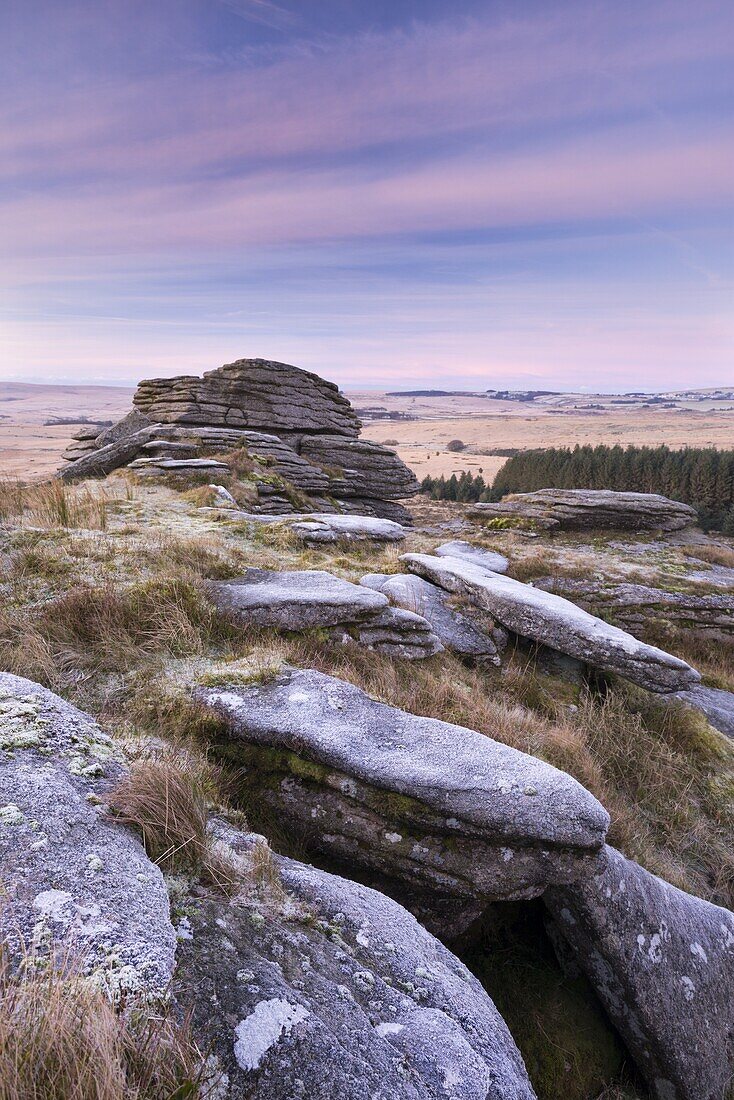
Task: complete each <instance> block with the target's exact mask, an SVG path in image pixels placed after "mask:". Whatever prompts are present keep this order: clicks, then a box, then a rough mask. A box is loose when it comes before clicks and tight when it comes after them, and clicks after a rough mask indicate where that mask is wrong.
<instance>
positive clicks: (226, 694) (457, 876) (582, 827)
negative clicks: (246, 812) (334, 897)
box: [195, 589, 609, 902]
mask: <svg viewBox="0 0 734 1100" xmlns="http://www.w3.org/2000/svg"><path fill="white" fill-rule="evenodd" d="M363 591H364V592H365V593H366V594H370V595H377V593H370V592H369V590H368V589H363ZM195 697H196V699H197V700H198V701H199V703H201V704H202V705H203V706H205V707H206V708H207V709H209V710H211V711H212V712H213V713H214V714H216V715H217V716H219V718H220V719H222V721H223V733H222V735H221V737H220V739H219V740H218V741H217V742H216V743H215V744H214V745H213V751H214V752H215V753H217V754H219V755H221V756H223V757H226V758H227V759H231V760H232V761H234V762H235V763H236V764H237V766H238V767H239V768H241V769H242V771H241V773H240V774H241V775H242V776H243V782H244V783H246V784H247V787H248V792H249V795H250V796H251V797H252V799H253V801H254V802H255V803H256V804H257V803H259V804H261V805H263V806H266V807H268V808H269V809H270V810H271V811H273V812H274V813H275V814H276V815H277V818H278V820H280V821H285V822H287V823H289V824H291V825H292V826H294V827H295V828H296V829H297V830H298V832H299V834H300V835H304V836H305V837H306V838H307V841H308V843H309V844H310V845H311V846H312V847H313V848H314V849H316V850H321V851H324V852H327V853H329V854H330V855H332V856H338V857H341V858H343V859H346V860H348V861H349V863H350V865H355V864H356V865H361V866H363V867H367V868H371V869H373V870H374V871H376V872H379V873H381V874H385V875H388V876H390V877H392V878H393V879H397V880H400V881H402V882H403V883H407V884H409V885H411V886H419V887H424V888H426V887H427V888H428V889H430V890H432V891H434V892H436V893H437V894H440V895H453V896H456V897H460V898H466V899H477V898H478V899H481V900H482V901H485V902H486V901H491V900H504V899H508V898H531V897H537V896H538V895H539V894H542V893H543V891H544V890H545V889H546V887H547V886H548V885H550V884H551V883H568V882H573V881H575V879H576V878H577V877H578V876H579V874H581V873H583V870H584V867H585V866H586V865H587V864H588V863H589V862H590V861H591V862H593V861H594V859H595V857H596V853H597V852H598V850H599V848H600V847H601V845H602V843H603V841H604V837H605V834H606V830H607V826H608V823H609V818H608V815H607V814H606V812H605V811H604V809H603V808H602V807H601V806H600V805H599V803H598V802H597V801H596V799H595V798H594V797H593V796H592V795H591V794H589V792H588V791H586V790H585V789H584V788H583V787H582V786H581V785H580V784H579V783H577V782H576V780H575V779H572V778H571V777H570V776H569V775H566V774H564V773H563V772H560V771H558V770H557V769H556V768H553V767H551V766H550V765H549V764H545V763H543V762H542V761H541V760H537V759H536V758H534V757H531V756H527V755H525V754H524V753H522V752H518V751H517V750H516V749H512V748H509V747H508V746H506V745H502V744H500V743H499V742H497V741H493V740H492V739H491V738H490V737H487V736H485V735H484V734H481V733H477V732H475V731H474V730H469V729H464V728H463V727H460V726H454V725H451V724H449V723H447V722H440V721H437V720H435V719H431V718H421V717H418V716H416V715H413V714H408V713H406V712H405V711H401V710H397V709H396V708H394V707H389V706H386V705H385V704H383V703H378V702H376V701H375V700H374V699H371V698H370V697H369V696H368V695H365V693H364V692H363V691H360V690H359V689H358V688H356V687H354V686H353V685H352V684H348V683H345V682H343V681H341V680H337V679H335V678H333V677H330V676H325V675H323V674H321V673H318V672H313V671H299V670H292V671H285V672H284V673H283V674H281V675H280V676H278V677H276V679H275V680H274V681H272V682H269V683H265V684H260V685H248V686H230V687H222V688H204V687H202V688H198V689H196V692H195Z"/></svg>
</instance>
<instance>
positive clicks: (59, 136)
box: [0, 0, 734, 390]
mask: <svg viewBox="0 0 734 1100" xmlns="http://www.w3.org/2000/svg"><path fill="white" fill-rule="evenodd" d="M733 121H734V9H733V8H732V5H731V3H730V2H729V0H727V2H722V0H699V2H695V3H694V2H693V0H685V2H683V0H643V2H642V3H640V2H639V0H636V2H634V3H633V2H632V0H607V2H601V0H597V2H594V0H578V2H566V0H558V2H557V3H555V4H549V3H547V0H545V2H543V0H521V2H518V0H516V2H493V0H278V2H277V3H276V2H274V0H65V2H63V3H61V2H60V0H2V3H0V380H15V381H25V382H33V381H36V382H99V383H109V384H119V383H125V384H128V383H133V384H134V383H135V382H136V381H137V380H138V379H139V378H141V377H145V376H152V375H166V374H178V373H200V372H201V371H203V370H209V369H211V368H213V367H216V366H219V365H220V364H221V363H223V362H229V361H231V360H233V359H236V358H240V357H243V356H262V357H266V358H272V359H280V360H283V361H286V362H291V363H295V364H297V365H299V366H303V367H306V368H308V369H310V370H316V371H318V372H319V373H322V374H324V375H325V376H326V377H328V378H331V379H333V380H334V381H336V382H338V383H339V384H340V385H341V386H343V387H345V388H352V389H354V388H358V387H361V386H364V387H376V388H379V387H387V388H392V389H400V388H406V389H407V388H417V387H419V386H420V387H423V386H434V387H446V386H450V387H452V388H454V387H456V388H459V387H464V388H477V389H480V388H482V389H483V388H487V387H504V386H517V387H534V388H562V389H586V390H624V389H646V390H655V389H665V388H670V387H673V386H676V387H683V386H686V387H705V386H715V385H734V363H733V354H732V353H733V352H734V317H733V310H732V307H733V305H734V301H733V297H734V296H733V295H732V288H733V287H734V126H733Z"/></svg>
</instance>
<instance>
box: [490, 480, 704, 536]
mask: <svg viewBox="0 0 734 1100" xmlns="http://www.w3.org/2000/svg"><path fill="white" fill-rule="evenodd" d="M469 514H470V515H472V516H474V517H475V518H476V519H482V520H500V519H510V520H518V521H527V522H529V523H531V524H532V525H533V526H536V527H540V528H543V529H544V530H548V531H591V530H595V529H603V528H609V529H614V530H622V531H679V530H681V529H682V528H684V527H691V526H693V525H695V524H696V523H697V522H698V516H697V514H696V510H695V509H694V508H691V507H690V506H689V505H688V504H682V503H681V502H680V501H678V500H669V499H668V498H667V497H663V496H658V495H657V494H655V493H617V492H613V491H612V490H611V489H538V490H537V491H536V492H534V493H513V494H511V495H510V496H506V497H504V498H503V499H502V500H501V501H500V502H499V504H475V505H474V507H473V508H471V509H470V511H469Z"/></svg>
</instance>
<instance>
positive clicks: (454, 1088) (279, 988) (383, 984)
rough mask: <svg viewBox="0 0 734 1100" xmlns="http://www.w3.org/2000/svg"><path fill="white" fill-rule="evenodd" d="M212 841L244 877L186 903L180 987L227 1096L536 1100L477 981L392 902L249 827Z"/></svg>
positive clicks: (241, 1099) (245, 1099)
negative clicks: (261, 870)
mask: <svg viewBox="0 0 734 1100" xmlns="http://www.w3.org/2000/svg"><path fill="white" fill-rule="evenodd" d="M219 848H220V851H222V850H224V849H225V848H226V849H227V850H228V852H229V853H230V858H232V857H234V858H235V859H237V860H238V861H239V863H240V865H241V866H242V869H243V878H244V879H245V881H247V882H248V887H247V890H246V892H245V893H243V894H242V895H240V896H235V897H234V898H231V899H227V898H223V897H220V898H216V897H215V898H212V897H209V898H204V899H202V898H199V897H192V898H191V899H190V901H189V905H188V906H187V908H189V909H190V911H191V917H190V934H189V938H186V939H184V940H183V942H182V943H181V945H180V949H179V953H180V959H181V962H180V971H179V983H180V985H181V986H182V990H183V994H184V998H185V997H186V993H187V991H188V995H189V999H191V1000H193V1003H194V1018H193V1025H194V1030H195V1034H196V1035H197V1038H198V1039H199V1045H200V1046H201V1047H202V1049H205V1050H209V1051H211V1055H212V1059H211V1061H212V1062H214V1063H215V1064H216V1065H218V1067H219V1070H220V1071H223V1073H225V1074H226V1076H227V1080H228V1090H227V1097H228V1100H250V1098H251V1097H255V1096H256V1097H257V1098H258V1100H295V1098H297V1097H303V1098H304V1100H305V1098H306V1097H308V1098H309V1100H337V1098H338V1100H367V1098H368V1097H369V1098H370V1100H534V1097H535V1093H534V1092H533V1089H532V1087H531V1085H530V1082H529V1080H528V1077H527V1073H526V1071H525V1068H524V1066H523V1063H522V1058H521V1056H520V1053H519V1051H518V1050H517V1047H516V1046H515V1043H514V1042H513V1040H512V1037H511V1035H510V1033H509V1031H508V1030H507V1027H506V1025H505V1023H504V1021H503V1020H502V1018H501V1017H500V1015H499V1013H498V1012H497V1010H496V1008H495V1006H494V1005H493V1003H492V1001H491V1000H490V998H489V997H488V995H487V993H486V992H485V990H484V989H483V988H482V986H481V985H480V983H479V982H478V981H477V979H476V978H475V977H474V976H473V975H472V974H471V973H470V972H469V971H468V970H467V969H466V967H465V966H464V965H463V964H462V963H461V962H459V960H458V959H457V958H456V957H455V956H454V955H452V954H451V953H450V952H449V951H448V950H447V949H446V948H445V947H444V946H443V945H442V944H441V943H439V942H438V941H437V940H436V939H434V938H433V936H431V935H430V933H428V932H427V931H426V930H425V929H424V928H422V927H421V925H420V924H418V922H417V921H416V920H415V919H414V918H413V917H412V916H411V915H410V914H409V913H407V912H406V911H405V910H404V909H403V908H402V907H401V906H400V905H398V904H397V903H396V902H394V901H392V900H391V899H389V898H387V897H385V896H384V895H383V894H380V893H377V891H375V890H370V889H368V888H367V887H366V886H361V885H358V884H356V883H354V882H350V881H348V880H346V879H343V878H338V877H337V876H336V875H330V874H327V873H326V872H324V871H320V870H317V869H316V868H315V867H308V866H306V865H304V864H302V863H297V862H295V861H293V860H289V859H285V858H283V857H280V856H276V855H273V854H271V853H269V852H268V851H267V848H266V847H265V845H264V842H263V838H258V837H256V836H253V835H252V834H249V835H248V834H243V833H238V832H236V831H235V830H233V829H230V828H228V827H225V829H224V830H221V831H220V837H219ZM266 859H269V861H270V862H269V866H268V878H269V880H270V881H271V883H273V885H272V887H271V889H270V891H269V892H268V890H259V891H258V889H257V887H256V886H255V885H254V881H255V880H256V878H255V873H254V872H253V869H254V867H255V866H257V865H258V863H259V866H260V867H262V865H263V862H264V861H265V860H266Z"/></svg>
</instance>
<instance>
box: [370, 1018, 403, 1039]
mask: <svg viewBox="0 0 734 1100" xmlns="http://www.w3.org/2000/svg"><path fill="white" fill-rule="evenodd" d="M401 1031H405V1024H396V1023H392V1022H387V1023H384V1024H378V1025H377V1027H376V1028H375V1032H376V1033H377V1034H378V1035H379V1036H380V1038H381V1039H386V1038H387V1036H388V1035H399V1034H400V1032H401Z"/></svg>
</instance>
